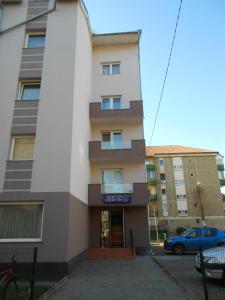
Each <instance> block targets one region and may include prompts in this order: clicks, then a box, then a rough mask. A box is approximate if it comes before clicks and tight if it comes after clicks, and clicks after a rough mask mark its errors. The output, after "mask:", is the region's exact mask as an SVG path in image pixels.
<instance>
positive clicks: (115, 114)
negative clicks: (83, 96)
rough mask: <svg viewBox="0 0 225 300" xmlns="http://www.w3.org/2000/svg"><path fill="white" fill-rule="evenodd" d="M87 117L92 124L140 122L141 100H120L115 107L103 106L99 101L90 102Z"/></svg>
mask: <svg viewBox="0 0 225 300" xmlns="http://www.w3.org/2000/svg"><path fill="white" fill-rule="evenodd" d="M89 117H90V121H91V123H92V124H109V123H111V124H116V123H120V124H141V123H142V122H143V101H129V102H121V104H120V105H119V106H116V108H113V107H112V108H110V107H109V108H108V107H106V108H105V107H102V104H101V102H92V103H90V111H89Z"/></svg>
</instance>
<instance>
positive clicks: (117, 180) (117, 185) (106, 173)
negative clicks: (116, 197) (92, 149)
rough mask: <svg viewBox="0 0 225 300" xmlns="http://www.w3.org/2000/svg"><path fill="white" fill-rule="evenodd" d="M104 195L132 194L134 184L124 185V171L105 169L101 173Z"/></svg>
mask: <svg viewBox="0 0 225 300" xmlns="http://www.w3.org/2000/svg"><path fill="white" fill-rule="evenodd" d="M101 183H102V186H101V188H102V193H106V194H111V193H132V191H133V186H132V184H128V183H126V184H125V183H123V170H122V169H104V170H102V171H101Z"/></svg>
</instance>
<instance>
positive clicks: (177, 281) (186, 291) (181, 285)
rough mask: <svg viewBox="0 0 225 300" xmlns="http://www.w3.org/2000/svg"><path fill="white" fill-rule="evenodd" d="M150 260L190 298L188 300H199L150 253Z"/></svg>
mask: <svg viewBox="0 0 225 300" xmlns="http://www.w3.org/2000/svg"><path fill="white" fill-rule="evenodd" d="M152 258H153V260H154V261H155V263H156V264H157V265H158V266H159V267H160V268H161V269H162V270H163V271H164V272H165V273H166V274H168V275H169V276H170V277H171V278H172V279H173V280H174V281H175V282H176V284H177V285H179V286H180V287H181V288H182V289H183V290H184V291H185V293H187V294H188V295H189V297H190V300H201V299H200V298H199V297H198V296H196V295H195V294H194V293H193V292H192V291H191V290H190V289H189V288H187V287H186V285H185V284H183V283H182V282H181V281H180V280H179V279H178V278H177V276H176V275H174V273H172V272H170V271H168V270H167V269H166V268H165V267H164V266H163V264H162V263H161V262H160V261H159V260H158V259H157V258H156V256H154V254H153V253H152Z"/></svg>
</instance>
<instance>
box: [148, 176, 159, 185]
mask: <svg viewBox="0 0 225 300" xmlns="http://www.w3.org/2000/svg"><path fill="white" fill-rule="evenodd" d="M147 182H148V184H149V185H156V183H157V179H156V178H149V177H148V178H147Z"/></svg>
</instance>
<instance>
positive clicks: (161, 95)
mask: <svg viewBox="0 0 225 300" xmlns="http://www.w3.org/2000/svg"><path fill="white" fill-rule="evenodd" d="M182 2H183V0H180V6H179V10H178V14H177V21H176V25H175V30H174V34H173V40H172V44H171V48H170V55H169V59H168V63H167V68H166V73H165V76H164V80H163V85H162V90H161V94H160V98H159V103H158V107H157V111H156V115H155V121H154V125H153V129H152V135H151V138H150V143H149V146H150V145H151V143H152V139H153V136H154V132H155V128H156V122H157V119H158V115H159V109H160V106H161V102H162V97H163V92H164V89H165V84H166V79H167V74H168V71H169V66H170V61H171V57H172V52H173V46H174V42H175V38H176V33H177V27H178V22H179V18H180V11H181V6H182Z"/></svg>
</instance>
